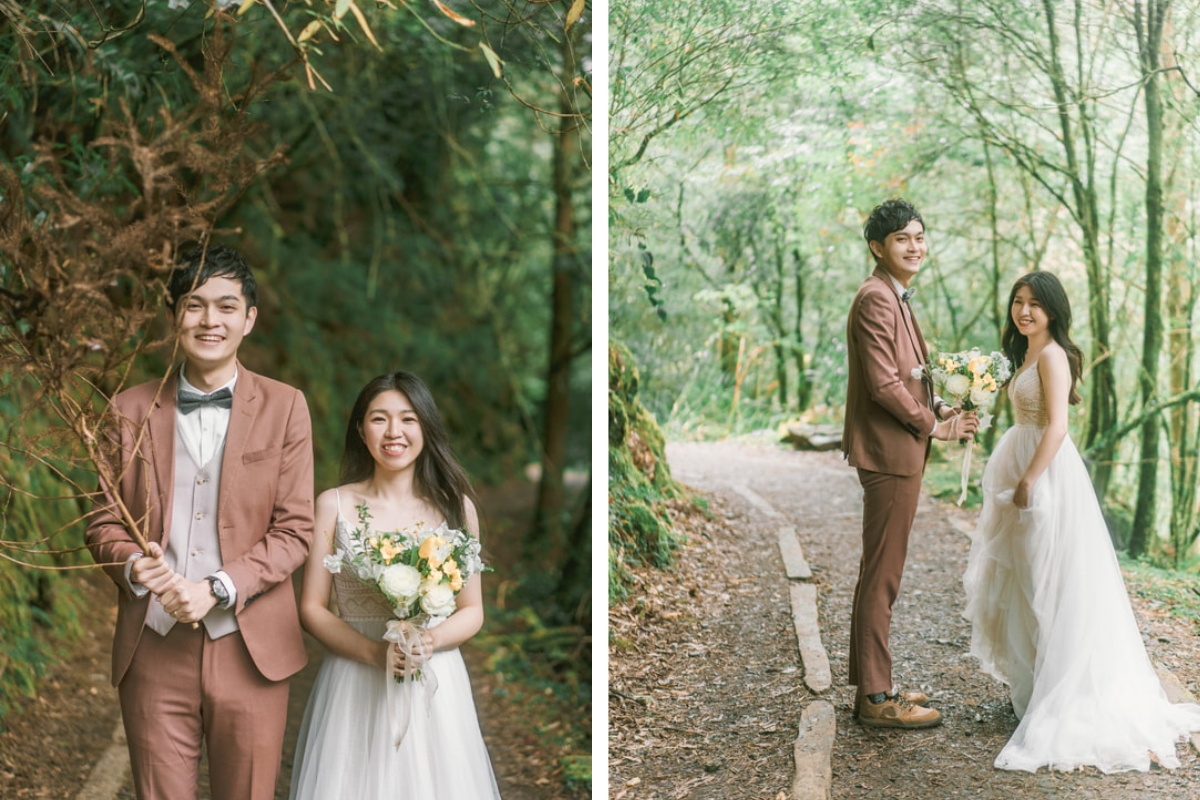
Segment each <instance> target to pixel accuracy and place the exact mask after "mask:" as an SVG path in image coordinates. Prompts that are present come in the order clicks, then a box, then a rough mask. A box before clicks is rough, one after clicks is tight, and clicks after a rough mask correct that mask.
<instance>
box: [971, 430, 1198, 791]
mask: <svg viewBox="0 0 1200 800" xmlns="http://www.w3.org/2000/svg"><path fill="white" fill-rule="evenodd" d="M1041 435H1042V431H1041V429H1039V428H1036V427H1034V426H1031V425H1017V426H1014V427H1012V428H1010V429H1009V430H1008V431H1007V432H1006V433H1005V434H1004V436H1003V437H1002V438H1001V439H1000V442H999V444H997V446H996V449H995V451H994V452H993V453H992V456H991V458H990V459H989V461H988V464H987V467H986V469H985V470H984V475H983V496H984V501H983V512H982V513H981V514H980V517H979V524H978V526H977V528H976V531H975V534H974V535H973V537H972V544H971V554H970V559H969V562H968V565H967V572H966V575H965V576H964V578H963V584H964V586H965V588H966V593H967V608H966V611H965V612H964V616H965V617H966V618H967V619H968V620H970V621H971V623H972V628H973V630H972V636H971V653H972V655H974V656H976V657H977V658H978V659H979V661H980V663H981V667H982V669H983V670H984V671H985V672H987V673H988V674H990V675H992V676H994V677H996V678H997V679H999V680H1001V681H1003V682H1004V683H1006V684H1007V685H1008V686H1009V688H1010V694H1011V697H1012V704H1013V709H1014V710H1015V711H1016V713H1017V717H1018V718H1019V719H1020V724H1019V725H1018V726H1017V730H1016V732H1015V733H1014V734H1013V735H1012V738H1011V739H1009V741H1008V743H1007V744H1006V745H1005V746H1004V749H1003V750H1002V751H1001V752H1000V755H999V756H998V757H997V758H996V762H995V765H996V767H998V768H1000V769H1013V770H1028V771H1030V772H1033V771H1036V770H1037V769H1038V768H1039V767H1049V768H1050V769H1060V770H1069V769H1072V768H1074V767H1077V766H1080V765H1086V766H1093V767H1096V768H1098V769H1100V770H1102V771H1103V772H1120V771H1125V770H1142V771H1145V770H1147V769H1149V768H1150V753H1151V752H1153V753H1154V754H1155V756H1156V757H1157V759H1158V761H1159V763H1161V764H1162V765H1163V766H1165V767H1172V768H1173V767H1177V766H1178V765H1179V760H1178V758H1177V757H1176V755H1175V742H1176V741H1177V740H1179V739H1180V738H1181V737H1183V736H1184V735H1186V734H1187V733H1188V732H1189V731H1195V730H1200V706H1197V705H1193V704H1179V705H1173V704H1171V703H1170V702H1169V701H1168V700H1167V697H1166V693H1165V692H1164V691H1163V689H1162V686H1161V685H1160V683H1159V681H1158V676H1157V675H1156V674H1155V671H1154V668H1153V667H1152V666H1151V664H1150V659H1149V657H1148V656H1147V655H1146V649H1145V646H1144V645H1143V643H1142V638H1141V634H1140V633H1139V632H1138V628H1137V623H1136V621H1135V619H1134V616H1133V609H1132V607H1131V606H1130V604H1129V596H1128V594H1127V593H1126V590H1125V583H1124V580H1123V578H1122V576H1121V571H1120V568H1119V566H1118V563H1117V558H1116V554H1115V553H1114V552H1113V547H1112V544H1111V541H1110V539H1109V535H1108V529H1107V527H1106V526H1105V523H1104V519H1103V517H1102V516H1101V513H1100V505H1099V503H1098V502H1097V500H1096V494H1095V491H1094V489H1093V488H1092V483H1091V479H1090V477H1089V476H1088V473H1087V469H1086V467H1085V466H1084V463H1083V459H1082V458H1081V457H1080V455H1079V452H1078V451H1077V450H1076V449H1075V445H1074V443H1073V442H1072V441H1071V440H1070V438H1069V437H1068V438H1067V439H1065V440H1064V441H1063V443H1062V446H1061V447H1060V448H1059V451H1058V453H1057V455H1055V457H1054V460H1053V461H1052V462H1051V464H1050V466H1049V467H1048V468H1047V470H1046V472H1045V473H1044V474H1043V475H1042V477H1041V478H1040V479H1039V480H1038V482H1037V484H1036V485H1035V486H1034V490H1033V498H1032V504H1031V506H1030V508H1028V509H1018V508H1017V507H1016V506H1015V505H1013V502H1012V497H1013V489H1014V488H1015V487H1016V485H1017V482H1018V481H1019V480H1020V478H1021V476H1022V474H1023V473H1024V471H1025V468H1026V467H1027V466H1028V465H1029V463H1030V461H1031V460H1032V459H1033V454H1034V451H1035V450H1036V449H1037V445H1038V442H1039V441H1040V439H1041Z"/></svg>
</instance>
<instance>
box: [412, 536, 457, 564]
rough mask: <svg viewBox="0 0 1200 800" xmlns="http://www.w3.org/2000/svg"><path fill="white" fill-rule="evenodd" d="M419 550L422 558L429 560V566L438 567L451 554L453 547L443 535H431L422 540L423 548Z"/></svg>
mask: <svg viewBox="0 0 1200 800" xmlns="http://www.w3.org/2000/svg"><path fill="white" fill-rule="evenodd" d="M418 552H419V554H420V556H421V558H423V559H425V560H426V561H428V562H429V566H431V567H434V568H436V567H438V566H440V565H441V563H442V562H443V561H445V560H446V558H447V557H448V556H449V555H450V552H451V549H450V544H449V542H447V541H445V540H444V539H442V537H440V536H430V537H429V538H428V539H426V540H425V541H423V542H421V549H420V550H419V551H418Z"/></svg>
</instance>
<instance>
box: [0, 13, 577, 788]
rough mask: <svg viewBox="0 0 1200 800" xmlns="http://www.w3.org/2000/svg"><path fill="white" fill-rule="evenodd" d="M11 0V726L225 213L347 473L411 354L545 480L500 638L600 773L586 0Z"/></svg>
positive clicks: (331, 475) (502, 613)
mask: <svg viewBox="0 0 1200 800" xmlns="http://www.w3.org/2000/svg"><path fill="white" fill-rule="evenodd" d="M451 6H453V8H451ZM0 11H2V12H3V16H4V19H5V24H4V25H3V26H2V27H0V76H2V81H0V92H2V93H3V99H2V101H0V441H2V442H3V446H2V447H0V726H2V725H3V722H4V714H5V713H6V712H7V711H10V710H11V709H12V708H13V707H14V706H15V705H16V704H18V703H17V701H18V700H19V698H21V697H28V696H32V695H33V694H34V693H35V692H36V691H37V682H38V679H39V677H40V676H42V675H43V674H44V672H45V670H46V668H47V666H48V664H49V663H50V662H51V661H52V660H56V659H60V658H63V657H65V656H64V654H65V652H67V651H68V650H69V648H70V645H71V642H72V641H73V639H74V637H76V636H77V635H78V633H79V632H80V631H81V629H82V625H83V624H84V622H85V620H86V618H87V616H88V613H87V610H86V609H85V608H83V607H82V604H83V603H84V598H85V596H86V594H85V592H84V591H83V586H82V580H83V578H82V576H81V573H80V572H78V571H75V570H73V569H72V568H73V567H79V566H83V565H88V564H90V558H89V557H88V556H87V554H86V553H81V552H79V550H78V548H79V547H80V545H81V544H82V530H83V526H84V522H83V520H84V516H85V515H86V513H87V510H88V508H89V507H90V503H89V501H88V500H87V498H86V495H87V493H89V492H91V491H93V490H94V488H95V486H96V479H97V473H98V472H102V471H103V469H104V467H105V454H104V449H103V446H102V443H103V441H104V436H103V423H102V419H103V412H104V409H105V407H106V404H107V398H108V397H111V395H112V394H113V393H115V392H116V391H119V390H120V389H121V388H123V387H127V386H130V385H134V384H136V383H139V382H141V381H143V380H148V379H152V378H159V377H161V376H162V375H164V374H165V372H166V371H167V369H168V368H169V365H170V364H171V363H172V362H174V361H175V360H176V357H175V353H174V352H173V350H172V347H171V341H170V340H171V328H170V322H169V320H167V319H166V317H165V315H164V314H163V313H162V305H163V304H162V298H163V279H164V277H165V275H166V273H167V270H168V269H169V265H170V263H171V261H172V258H173V255H174V254H175V253H176V252H178V251H179V249H180V248H182V247H184V246H186V245H187V244H189V243H196V242H203V241H211V242H221V243H226V244H231V245H233V246H235V247H237V248H239V249H240V250H242V251H243V252H244V253H245V254H246V255H247V256H248V259H249V261H250V262H251V264H252V265H253V266H254V267H255V270H256V274H257V277H258V281H259V303H258V305H259V317H258V325H257V326H256V328H255V330H254V331H253V333H252V334H251V336H250V337H248V338H247V340H246V342H245V343H244V345H243V347H242V350H241V358H242V361H243V362H244V363H245V364H246V365H247V366H248V367H249V368H251V369H253V370H255V371H259V372H261V373H264V374H266V375H268V376H270V377H273V378H276V379H279V380H283V381H286V382H288V383H291V384H293V385H295V386H297V387H299V388H301V389H302V390H304V392H305V394H306V395H307V398H308V403H309V408H310V411H311V414H312V419H313V434H314V447H315V451H316V452H315V456H316V468H317V479H316V482H317V488H324V487H327V486H331V485H334V484H335V482H336V480H337V469H338V463H339V460H340V456H341V443H342V440H343V436H344V426H345V419H346V416H347V414H348V413H349V408H350V405H351V403H352V402H353V399H354V397H355V395H356V394H357V392H358V390H359V389H360V388H361V387H362V385H363V384H365V383H366V381H367V380H368V379H370V378H371V377H373V376H375V375H377V374H380V373H382V372H385V371H390V370H396V369H408V370H411V371H413V372H416V373H417V374H419V375H421V376H422V377H423V378H424V379H425V381H426V382H427V383H428V384H429V385H430V387H431V389H432V391H433V394H434V396H435V398H436V399H437V401H438V403H439V406H440V408H441V411H442V414H443V416H444V418H445V420H446V422H447V425H448V428H449V430H450V431H451V436H452V441H453V443H454V445H455V448H456V452H457V454H458V456H459V458H460V460H461V461H462V462H463V464H464V466H466V468H467V470H468V472H469V474H470V475H471V476H472V478H473V480H474V481H475V482H476V484H477V485H480V486H482V487H484V488H485V489H487V490H488V493H490V494H491V495H492V496H498V497H504V498H508V504H509V505H512V504H515V505H516V506H518V509H517V511H516V513H515V516H516V517H517V518H519V519H522V520H524V522H523V523H521V524H518V525H516V526H507V527H502V529H501V530H498V531H491V536H490V537H489V536H488V532H487V531H485V542H484V543H485V555H487V551H489V550H490V551H491V555H490V558H491V563H492V564H493V566H495V567H496V570H497V572H496V575H495V577H493V578H491V580H489V581H487V582H485V583H486V584H487V591H486V594H487V597H486V602H487V604H488V608H487V619H488V621H487V623H486V625H485V628H484V631H483V632H482V634H481V635H480V636H479V637H477V639H476V640H475V645H477V646H480V647H483V648H486V649H487V650H488V652H489V657H488V659H487V664H488V669H489V670H493V671H497V672H503V673H504V676H505V681H506V686H507V687H508V689H507V691H509V692H510V693H511V694H512V695H513V696H514V698H515V699H514V702H517V703H519V704H520V706H521V708H522V712H523V713H524V714H526V715H527V721H528V722H529V723H530V727H531V728H533V729H535V730H537V731H539V732H540V733H539V735H543V736H544V737H545V738H546V745H547V746H546V749H547V750H549V751H552V752H556V753H565V754H566V755H565V756H564V757H563V760H562V762H561V763H559V764H555V765H554V769H553V772H554V774H555V776H556V778H555V779H556V780H561V781H563V782H564V783H565V784H567V786H568V787H569V788H573V789H575V790H578V789H579V788H580V787H581V786H582V787H586V784H587V782H588V781H589V778H590V775H589V772H590V767H589V764H590V760H589V756H590V750H591V745H590V729H589V725H590V712H589V708H590V702H591V698H590V686H591V667H590V648H591V640H590V630H591V598H590V596H589V587H590V580H589V577H588V576H589V575H590V557H591V556H590V553H591V550H590V529H591V524H590V523H591V517H590V505H589V498H590V489H589V483H590V481H589V475H590V424H589V420H590V417H591V407H590V406H591V399H590V386H591V381H590V363H591V355H590V347H591V329H590V298H591V295H590V288H589V282H590V277H591V267H590V242H591V210H590V198H591V192H590V187H591V173H590V152H591V150H590V148H591V132H590V126H591V121H590V120H591V109H590V92H591V88H590V71H591V62H590V58H591V56H590V46H591V27H590V18H589V14H590V9H588V8H587V6H586V5H585V2H584V0H570V2H568V1H567V0H562V1H561V2H545V3H536V4H531V3H525V2H518V3H511V4H510V3H506V2H504V0H496V2H492V1H491V0H478V1H477V2H473V3H468V2H462V3H448V4H443V3H441V2H432V3H426V4H421V5H417V4H410V3H406V2H403V1H402V0H396V2H389V1H388V0H382V2H379V3H361V2H359V3H356V2H353V1H352V0H329V1H328V2H324V1H323V0H312V1H311V2H278V1H276V2H272V1H271V0H257V1H255V0H246V1H245V2H232V3H230V2H201V1H200V0H196V1H195V2H190V3H189V2H186V0H170V2H168V1H167V0H146V2H134V1H133V0H112V1H111V2H102V1H101V0H94V1H92V2H86V3H68V2H53V0H38V1H37V2H20V3H18V2H15V1H14V0H0ZM585 12H587V13H585ZM514 498H515V499H514ZM487 511H488V510H487V508H486V507H484V509H483V512H484V516H485V528H486V525H487V520H486V517H487ZM512 515H513V514H512V510H511V509H508V511H507V512H506V514H505V516H509V517H511V516H512ZM497 516H500V515H497ZM475 645H473V646H475Z"/></svg>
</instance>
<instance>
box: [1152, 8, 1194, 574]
mask: <svg viewBox="0 0 1200 800" xmlns="http://www.w3.org/2000/svg"><path fill="white" fill-rule="evenodd" d="M1163 27H1164V34H1163V45H1162V50H1161V52H1162V54H1163V55H1162V60H1163V63H1164V66H1165V67H1167V68H1170V67H1174V66H1176V64H1175V57H1174V53H1173V52H1172V51H1173V47H1172V46H1171V44H1170V42H1169V40H1170V39H1171V25H1170V21H1169V20H1164V24H1163ZM1164 80H1165V83H1164V88H1165V89H1167V90H1172V93H1173V94H1174V99H1175V101H1176V102H1177V103H1178V104H1179V105H1177V106H1176V107H1177V108H1187V106H1186V105H1185V103H1186V102H1187V100H1188V97H1187V95H1188V92H1189V89H1188V88H1187V85H1186V84H1185V83H1184V82H1183V81H1181V80H1179V78H1178V77H1177V76H1174V75H1172V74H1171V73H1166V74H1165V78H1164ZM1192 108H1193V111H1192V112H1191V113H1192V117H1191V119H1183V120H1178V122H1177V123H1176V124H1174V125H1171V126H1170V130H1169V131H1168V132H1166V133H1164V136H1163V138H1164V140H1165V141H1166V142H1170V143H1172V144H1171V153H1170V155H1169V156H1168V157H1167V158H1166V159H1165V163H1167V164H1171V165H1173V166H1172V168H1171V170H1170V172H1169V173H1168V177H1167V179H1166V181H1165V183H1166V185H1165V186H1164V206H1165V207H1169V208H1170V213H1169V214H1166V215H1165V219H1164V224H1165V226H1166V230H1165V233H1164V247H1163V250H1164V254H1163V260H1164V262H1165V263H1164V266H1165V268H1166V281H1167V294H1166V306H1167V355H1168V359H1169V360H1168V364H1169V367H1168V381H1169V383H1170V387H1171V394H1172V395H1177V394H1181V393H1183V392H1184V391H1186V390H1188V389H1190V388H1191V387H1192V386H1193V380H1192V365H1193V363H1194V360H1195V357H1196V338H1195V336H1194V335H1193V334H1192V325H1191V321H1192V316H1193V314H1194V313H1195V309H1196V297H1197V286H1196V283H1195V278H1193V277H1192V272H1191V269H1190V267H1191V265H1190V263H1189V259H1188V258H1187V246H1188V244H1189V241H1190V240H1192V238H1193V236H1194V233H1193V232H1194V231H1195V230H1196V212H1195V210H1194V207H1193V206H1192V204H1191V202H1190V198H1192V197H1195V196H1196V191H1197V179H1196V178H1195V177H1194V169H1190V168H1189V167H1191V166H1192V165H1194V164H1195V160H1194V159H1195V157H1196V155H1197V151H1196V150H1195V148H1194V147H1193V149H1192V150H1190V151H1188V150H1186V149H1185V143H1186V142H1188V141H1189V138H1188V137H1187V136H1183V135H1181V133H1182V130H1185V129H1186V126H1187V125H1190V124H1192V123H1193V122H1194V120H1195V115H1196V111H1195V110H1194V109H1195V106H1194V105H1193V106H1192ZM1189 214H1191V219H1190V220H1189V219H1188V215H1189ZM1197 422H1198V420H1197V405H1196V404H1195V403H1183V404H1181V405H1179V406H1176V407H1175V408H1172V409H1171V412H1170V415H1169V417H1168V428H1167V429H1168V433H1167V441H1168V446H1169V449H1170V467H1171V468H1170V477H1171V519H1170V538H1171V547H1172V550H1173V554H1174V560H1175V566H1176V567H1180V566H1182V564H1183V561H1184V559H1185V558H1186V557H1187V554H1188V551H1189V550H1190V549H1191V547H1192V546H1193V545H1194V544H1195V542H1196V537H1197V536H1198V535H1200V526H1197V521H1198V520H1200V508H1197V489H1198V488H1200V487H1198V486H1197V481H1198V480H1200V469H1198V466H1200V425H1198V424H1197Z"/></svg>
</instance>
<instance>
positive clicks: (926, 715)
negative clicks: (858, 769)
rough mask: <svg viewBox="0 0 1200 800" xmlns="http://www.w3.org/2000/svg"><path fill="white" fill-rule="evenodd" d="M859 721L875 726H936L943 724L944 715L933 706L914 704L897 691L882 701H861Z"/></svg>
mask: <svg viewBox="0 0 1200 800" xmlns="http://www.w3.org/2000/svg"><path fill="white" fill-rule="evenodd" d="M858 721H859V723H860V724H862V725H869V726H871V727H873V728H935V727H937V726H938V725H941V724H942V715H941V714H939V713H938V712H937V711H935V710H934V709H932V708H922V707H921V706H918V705H913V704H912V703H910V702H909V701H908V700H907V699H906V698H905V697H904V695H903V694H901V693H899V692H897V693H896V694H891V695H888V696H887V697H886V698H884V700H883V702H882V703H872V702H871V701H870V700H869V699H868V700H865V701H863V702H861V703H860V704H859V708H858Z"/></svg>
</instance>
